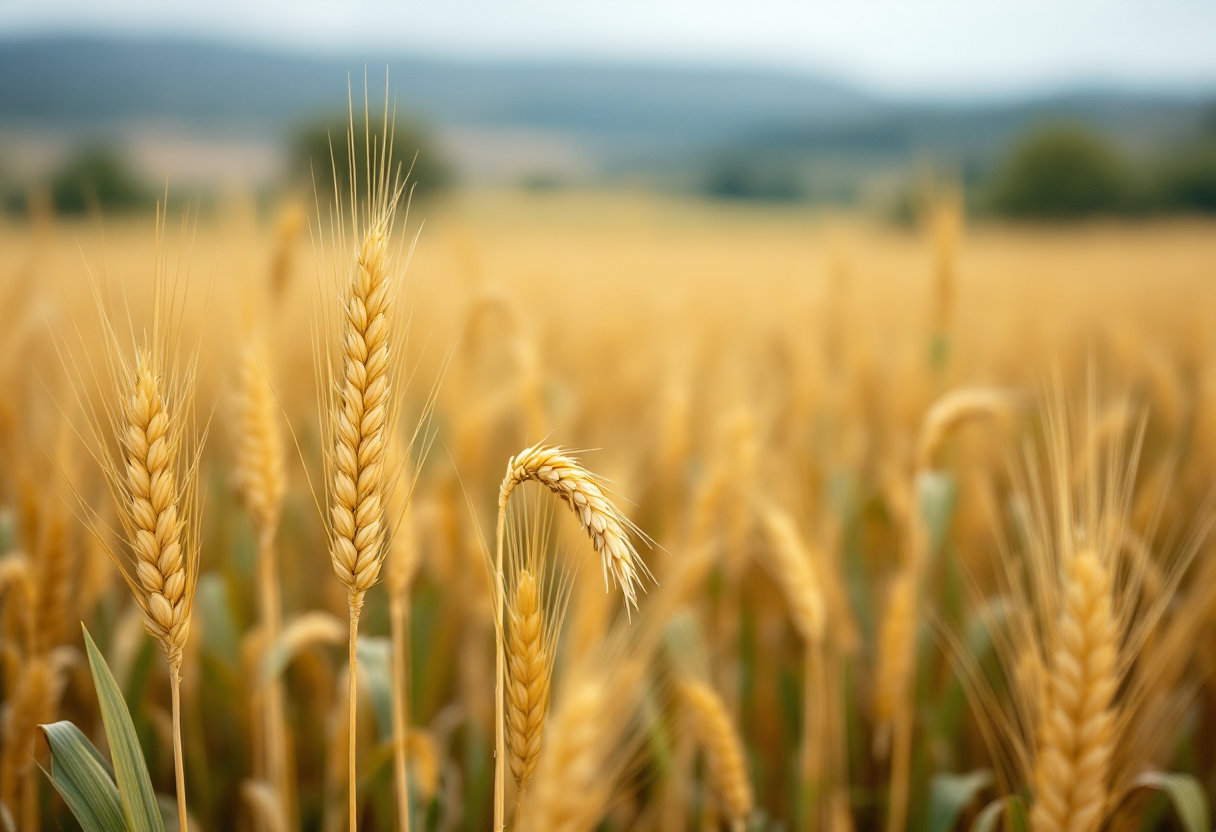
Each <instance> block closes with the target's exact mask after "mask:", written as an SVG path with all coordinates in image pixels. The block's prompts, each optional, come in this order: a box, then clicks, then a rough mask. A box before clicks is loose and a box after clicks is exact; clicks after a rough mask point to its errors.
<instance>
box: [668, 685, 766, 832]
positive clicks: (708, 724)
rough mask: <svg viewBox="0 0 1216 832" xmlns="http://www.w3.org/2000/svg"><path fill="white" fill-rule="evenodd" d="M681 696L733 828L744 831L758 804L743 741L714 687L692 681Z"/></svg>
mask: <svg viewBox="0 0 1216 832" xmlns="http://www.w3.org/2000/svg"><path fill="white" fill-rule="evenodd" d="M680 693H681V695H682V696H683V699H684V702H685V703H686V704H687V706H688V711H689V714H690V716H691V719H692V729H693V733H694V734H695V735H696V737H697V742H698V744H699V745H700V746H701V749H702V750H703V751H704V753H705V761H706V763H707V765H708V766H709V773H710V778H711V780H712V781H713V784H714V788H715V790H716V791H717V792H718V796H719V797H720V798H721V801H722V805H723V807H724V808H725V809H726V814H727V816H728V817H729V818H730V820H731V823H732V825H733V826H734V827H735V829H737V830H741V829H743V826H744V824H745V823H746V822H747V818H748V816H750V815H751V813H752V809H753V808H754V804H755V797H754V795H753V793H752V784H751V780H750V779H749V777H748V774H747V762H746V755H745V754H744V751H743V741H742V740H741V739H740V737H739V734H738V732H737V731H736V730H735V726H734V724H733V723H732V722H731V719H730V716H729V715H728V714H727V712H726V705H725V704H724V703H723V701H722V699H721V697H719V696H718V694H717V692H715V691H714V689H713V688H712V687H710V686H709V685H707V684H706V683H704V682H702V681H699V680H695V679H689V680H685V681H684V682H683V683H681V685H680Z"/></svg>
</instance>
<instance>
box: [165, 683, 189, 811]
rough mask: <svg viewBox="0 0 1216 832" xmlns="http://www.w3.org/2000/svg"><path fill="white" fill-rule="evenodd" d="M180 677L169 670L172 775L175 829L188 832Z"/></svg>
mask: <svg viewBox="0 0 1216 832" xmlns="http://www.w3.org/2000/svg"><path fill="white" fill-rule="evenodd" d="M181 689H182V675H181V671H180V669H179V668H177V667H171V668H169V691H170V695H171V696H172V699H173V775H174V777H175V778H176V780H177V828H178V830H179V832H189V823H188V818H187V815H186V766H185V764H184V763H183V762H182V695H181Z"/></svg>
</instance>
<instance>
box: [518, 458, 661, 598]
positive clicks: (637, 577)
mask: <svg viewBox="0 0 1216 832" xmlns="http://www.w3.org/2000/svg"><path fill="white" fill-rule="evenodd" d="M527 480H533V481H535V482H538V483H540V484H541V485H543V486H545V487H546V488H548V489H549V490H550V491H552V492H553V493H554V494H556V495H557V496H558V497H560V498H561V499H562V500H563V501H564V502H565V503H566V504H567V505H568V506H570V508H571V510H573V511H574V513H575V514H576V515H577V516H578V520H579V523H580V524H581V525H582V527H583V530H584V531H586V532H587V536H588V537H590V538H591V545H592V546H594V547H595V551H596V552H598V553H599V555H600V557H601V560H602V566H603V571H604V583H605V584H607V583H608V576H609V574H611V575H612V578H613V580H615V581H616V582H617V583H618V584H620V587H621V592H623V593H624V595H625V600H626V602H628V603H629V604H630V605H631V606H633V607H635V608H636V607H637V587H638V585H639V584H640V583H641V577H642V575H644V574H647V573H646V565H645V564H644V563H642V559H641V558H640V557H639V556H638V552H637V549H636V548H635V547H634V545H633V542H632V540H631V539H630V537H631V535H633V534H640V533H639V532H638V530H637V528H636V527H635V526H634V525H633V524H632V523H631V522H629V520H628V519H626V518H625V515H623V514H622V513H621V512H620V510H619V509H617V507H616V506H615V505H613V504H612V501H611V500H609V499H608V497H607V496H605V494H604V492H603V490H602V489H601V488H600V482H601V481H600V479H599V478H598V477H596V476H595V475H594V474H592V473H591V472H589V471H588V470H587V469H586V468H584V467H583V466H582V465H581V464H580V463H579V461H578V460H577V459H575V458H574V457H571V456H568V455H567V454H566V453H565V451H563V450H562V449H561V448H557V447H545V446H542V445H533V446H532V447H531V448H527V449H525V450H524V451H522V452H521V453H519V454H517V455H516V456H514V457H512V458H511V460H510V461H509V462H508V463H507V474H506V476H505V477H504V478H503V481H502V486H501V488H499V491H498V507H499V511H500V512H503V511H505V509H506V506H507V500H508V498H510V496H511V492H512V491H513V490H514V489H515V487H516V486H517V485H519V484H520V483H522V482H526V481H527Z"/></svg>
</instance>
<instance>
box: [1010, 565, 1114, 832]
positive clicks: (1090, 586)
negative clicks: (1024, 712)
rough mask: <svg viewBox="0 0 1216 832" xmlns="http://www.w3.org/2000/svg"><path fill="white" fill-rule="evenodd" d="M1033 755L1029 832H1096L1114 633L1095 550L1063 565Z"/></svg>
mask: <svg viewBox="0 0 1216 832" xmlns="http://www.w3.org/2000/svg"><path fill="white" fill-rule="evenodd" d="M1066 569H1067V574H1066V577H1065V583H1064V593H1063V598H1062V603H1063V608H1062V609H1061V612H1060V620H1059V623H1058V626H1057V628H1056V631H1055V640H1054V644H1053V645H1052V646H1051V648H1050V649H1051V652H1050V659H1049V666H1048V668H1047V670H1048V674H1049V677H1050V678H1049V680H1048V684H1047V686H1046V690H1047V696H1048V700H1047V701H1046V702H1044V703H1041V704H1040V706H1039V713H1040V714H1041V715H1042V719H1041V720H1040V732H1039V746H1038V750H1037V753H1036V755H1035V771H1034V806H1033V808H1032V809H1031V824H1032V826H1033V828H1034V829H1035V832H1095V831H1096V830H1098V829H1100V828H1101V827H1102V825H1103V821H1104V820H1105V818H1106V810H1107V797H1108V782H1107V781H1108V776H1109V768H1110V759H1111V752H1112V749H1113V740H1112V735H1113V729H1114V722H1115V714H1114V710H1113V708H1112V700H1113V699H1114V695H1115V690H1116V688H1117V687H1118V681H1117V668H1116V661H1117V655H1116V654H1117V649H1118V646H1117V643H1116V642H1117V637H1118V626H1117V623H1116V621H1115V618H1114V614H1113V609H1112V603H1111V592H1112V587H1111V578H1110V575H1109V573H1108V571H1107V569H1106V568H1105V566H1104V565H1103V564H1102V562H1101V561H1100V560H1099V558H1098V557H1097V555H1096V554H1095V553H1094V552H1093V551H1089V550H1083V551H1082V552H1080V553H1079V554H1077V555H1076V556H1075V557H1073V558H1072V559H1071V562H1070V563H1068V564H1066Z"/></svg>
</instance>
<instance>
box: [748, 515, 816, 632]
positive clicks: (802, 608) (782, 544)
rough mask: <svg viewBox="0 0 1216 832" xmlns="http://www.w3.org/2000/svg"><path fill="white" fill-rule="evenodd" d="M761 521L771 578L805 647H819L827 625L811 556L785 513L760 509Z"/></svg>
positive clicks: (795, 527)
mask: <svg viewBox="0 0 1216 832" xmlns="http://www.w3.org/2000/svg"><path fill="white" fill-rule="evenodd" d="M761 519H762V520H763V522H764V528H765V530H766V532H767V533H768V536H769V539H770V541H771V543H772V544H773V545H772V547H771V549H770V550H769V559H770V562H771V564H772V573H773V577H774V578H775V579H776V581H777V583H778V585H780V587H781V590H782V592H783V593H784V594H785V600H786V604H788V605H789V608H790V616H791V618H793V620H794V626H795V627H796V628H797V630H798V634H799V635H801V636H802V638H803V639H804V640H805V641H806V642H807V643H808V644H821V643H822V642H823V637H824V633H825V630H826V623H827V607H826V603H825V600H824V595H823V587H822V585H821V583H820V581H819V576H818V575H817V574H816V573H815V564H814V563H813V562H812V560H811V552H810V550H809V549H807V546H806V543H805V542H804V541H803V539H802V535H801V534H800V533H799V531H798V526H797V525H796V524H795V523H794V519H793V518H792V517H790V516H789V514H788V513H786V512H785V511H782V510H781V509H779V508H776V507H774V506H772V505H768V506H764V507H762V508H761Z"/></svg>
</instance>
